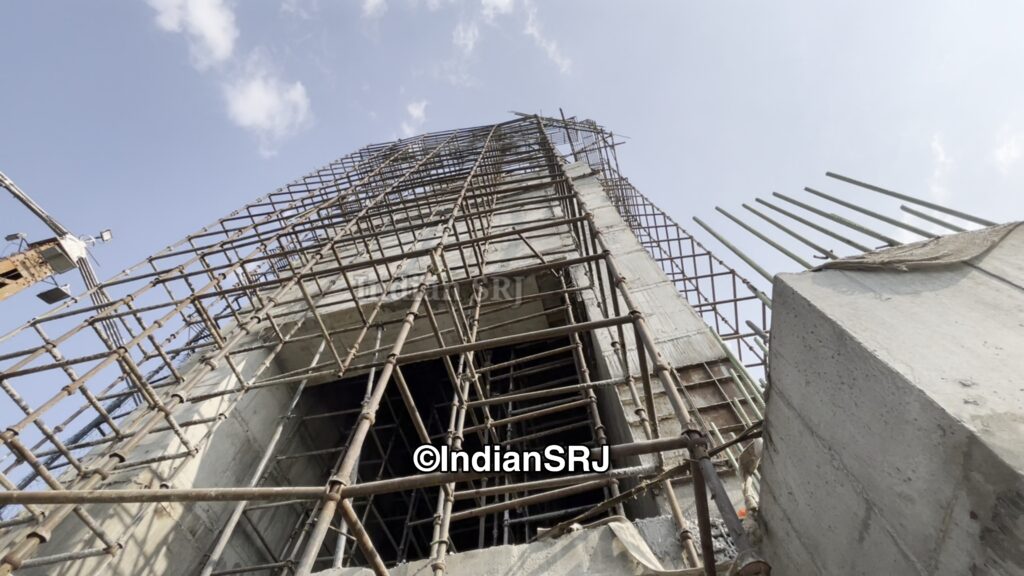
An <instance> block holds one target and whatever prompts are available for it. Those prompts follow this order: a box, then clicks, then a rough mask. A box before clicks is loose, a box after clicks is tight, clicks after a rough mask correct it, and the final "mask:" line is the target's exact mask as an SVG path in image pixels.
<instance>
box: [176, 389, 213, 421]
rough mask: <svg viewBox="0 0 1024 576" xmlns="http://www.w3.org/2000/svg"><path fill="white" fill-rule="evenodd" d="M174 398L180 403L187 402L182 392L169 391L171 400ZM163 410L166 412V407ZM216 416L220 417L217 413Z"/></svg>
mask: <svg viewBox="0 0 1024 576" xmlns="http://www.w3.org/2000/svg"><path fill="white" fill-rule="evenodd" d="M175 398H177V399H178V402H179V403H181V404H187V403H188V398H186V397H185V395H184V394H182V393H181V392H173V393H171V400H174V399H175ZM164 411H165V412H166V408H165V410H164ZM168 415H169V414H168ZM218 417H220V415H219V414H218Z"/></svg>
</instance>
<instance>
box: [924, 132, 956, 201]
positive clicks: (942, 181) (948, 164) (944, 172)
mask: <svg viewBox="0 0 1024 576" xmlns="http://www.w3.org/2000/svg"><path fill="white" fill-rule="evenodd" d="M930 147H931V153H932V175H931V178H930V179H929V181H928V192H929V195H930V196H931V198H932V200H934V201H935V202H938V203H939V204H943V203H945V201H946V200H948V199H949V196H950V194H949V188H948V180H949V173H950V171H951V170H952V169H953V159H952V158H950V157H949V154H947V153H946V147H945V145H943V143H942V135H941V134H938V133H935V134H932V140H931V143H930Z"/></svg>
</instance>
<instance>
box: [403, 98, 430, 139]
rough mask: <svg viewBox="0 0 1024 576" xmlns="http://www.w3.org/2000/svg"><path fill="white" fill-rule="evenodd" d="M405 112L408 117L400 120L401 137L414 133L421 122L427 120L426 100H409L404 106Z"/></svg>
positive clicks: (420, 125) (421, 124)
mask: <svg viewBox="0 0 1024 576" xmlns="http://www.w3.org/2000/svg"><path fill="white" fill-rule="evenodd" d="M405 112H406V114H408V115H409V118H408V119H407V120H403V121H402V137H403V138H408V137H410V136H412V135H413V134H416V133H417V132H418V131H419V129H420V128H421V127H422V126H423V123H424V122H426V121H427V101H426V100H417V101H415V102H409V104H407V105H406V107H405Z"/></svg>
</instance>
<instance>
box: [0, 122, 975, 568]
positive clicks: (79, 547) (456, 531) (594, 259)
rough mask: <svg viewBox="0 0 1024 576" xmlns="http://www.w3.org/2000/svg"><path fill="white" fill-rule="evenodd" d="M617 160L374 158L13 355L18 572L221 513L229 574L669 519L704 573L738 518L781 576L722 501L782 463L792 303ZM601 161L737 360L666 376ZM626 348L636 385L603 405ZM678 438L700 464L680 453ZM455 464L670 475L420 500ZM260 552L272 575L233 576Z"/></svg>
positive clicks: (594, 138) (210, 557)
mask: <svg viewBox="0 0 1024 576" xmlns="http://www.w3.org/2000/svg"><path fill="white" fill-rule="evenodd" d="M616 145H617V142H616V139H615V136H614V134H613V133H611V132H608V131H606V130H605V129H604V128H602V127H601V126H599V125H597V124H596V123H594V122H592V121H589V120H576V119H575V118H566V117H564V116H562V117H560V118H549V117H541V116H536V115H525V114H520V115H517V117H516V118H515V119H513V120H510V121H507V122H503V123H499V124H494V125H487V126H479V127H473V128H467V129H462V130H453V131H444V132H435V133H430V134H424V135H420V136H417V137H414V138H409V139H404V140H399V141H396V142H389V143H384V144H376V145H370V146H367V147H365V148H363V149H361V150H359V151H357V152H354V153H352V154H350V155H347V156H345V157H342V158H340V159H338V160H336V161H335V162H332V163H330V164H329V165H328V166H326V167H324V168H322V169H319V170H317V171H315V172H312V173H310V174H308V175H306V176H305V177H303V178H301V179H299V180H298V181H296V182H294V183H292V184H289V185H288V186H286V187H284V188H281V189H278V190H276V191H274V192H273V193H270V194H268V195H266V196H264V197H261V198H258V199H257V200H255V201H253V202H252V203H250V204H248V205H246V206H245V207H243V208H242V209H240V210H236V211H234V212H232V213H231V214H229V215H228V216H226V217H224V218H221V219H219V220H217V221H216V222H214V223H212V224H210V225H208V226H206V227H204V228H202V229H200V230H199V231H197V232H195V233H193V234H190V235H188V236H187V237H185V238H184V239H183V240H181V241H179V242H177V243H175V244H173V245H171V246H168V247H167V248H165V249H163V250H162V251H160V252H158V253H157V254H155V255H153V256H151V257H149V258H146V259H145V260H144V261H142V262H140V263H139V264H136V265H135V266H132V267H130V268H128V269H126V270H125V271H123V272H121V273H120V274H118V275H116V276H115V277H113V278H111V279H110V280H107V281H105V282H99V283H98V284H96V286H94V287H93V288H91V289H90V290H89V291H87V292H86V293H84V294H82V295H80V296H78V297H76V298H72V299H70V300H68V301H67V302H65V303H63V304H62V305H60V306H57V307H56V308H54V309H53V310H51V311H49V312H47V313H45V314H43V315H41V316H39V317H36V318H33V319H31V320H30V321H28V322H26V323H25V324H24V325H22V326H21V327H19V328H18V329H16V330H14V331H12V332H11V333H9V334H7V335H5V336H3V337H2V338H0V343H2V345H3V347H4V352H3V353H2V354H0V362H3V363H4V365H3V367H2V372H0V387H2V388H3V390H4V392H5V393H6V397H7V398H6V399H7V404H6V405H5V406H4V409H6V410H8V412H6V413H13V411H19V412H20V413H21V414H22V417H21V418H20V420H17V421H14V422H11V423H9V425H8V426H7V427H6V428H5V430H4V431H3V432H2V433H0V443H2V444H3V447H4V448H5V450H6V454H5V458H4V459H3V462H2V466H3V468H2V474H0V485H2V486H3V488H4V491H3V492H0V504H2V509H0V545H2V546H3V547H4V552H3V560H2V564H0V572H3V573H7V572H10V571H12V570H22V569H25V570H28V569H31V568H33V567H45V568H53V567H55V566H61V567H62V568H61V569H63V570H65V571H67V570H69V569H70V568H69V567H70V566H74V565H76V563H82V562H86V561H88V562H91V564H89V566H90V567H91V568H90V570H93V569H103V568H104V567H110V566H113V565H114V563H115V562H116V561H117V559H118V556H119V555H121V554H122V553H123V551H124V550H125V549H126V547H128V546H129V545H130V543H131V542H132V540H133V539H135V538H140V537H142V536H139V535H138V534H136V532H137V531H141V528H140V527H142V526H144V525H146V523H147V518H149V517H150V516H151V515H153V514H155V513H156V510H157V508H158V507H159V506H166V505H168V504H171V503H187V504H188V505H192V506H197V505H199V504H200V503H220V502H223V503H225V504H211V506H219V507H220V508H217V510H220V511H221V512H219V513H218V514H219V515H211V516H210V517H211V518H216V519H217V522H218V525H217V526H216V527H215V534H214V535H213V536H212V537H211V538H210V545H209V547H208V548H207V549H206V550H205V552H204V553H203V555H202V558H200V559H199V561H198V562H197V566H198V572H199V573H201V574H204V575H207V576H212V575H217V574H241V573H273V574H298V575H303V576H305V575H307V574H310V573H312V572H314V571H316V570H320V569H325V568H329V567H341V566H348V565H362V566H368V567H370V568H372V569H373V570H374V571H375V572H376V573H378V574H385V573H387V569H388V566H390V565H394V564H395V563H398V562H404V561H407V560H411V559H418V558H429V559H431V568H432V570H433V572H434V574H435V575H440V574H443V573H444V572H445V568H446V567H445V558H446V556H447V554H449V553H450V552H454V551H456V550H466V549H473V548H484V547H487V546H494V545H500V544H510V543H525V542H530V541H532V540H535V539H537V538H549V537H552V536H555V535H557V534H559V533H561V532H563V531H564V530H566V529H567V528H568V527H569V526H571V525H572V524H574V523H579V522H584V521H587V520H591V519H598V518H602V517H605V516H608V515H611V514H627V513H628V511H627V510H626V505H627V503H628V502H629V501H630V499H633V498H637V497H638V496H640V495H642V494H645V493H647V492H652V491H653V492H658V493H659V494H661V495H662V497H663V498H665V499H666V501H667V504H668V507H669V512H671V514H672V516H673V518H674V520H675V522H676V524H677V527H678V529H679V533H680V539H681V546H682V548H683V550H684V557H683V558H682V559H681V560H682V563H683V564H684V565H688V566H692V567H698V566H703V569H704V571H705V573H707V574H714V573H716V570H718V569H719V568H720V567H719V566H716V564H715V562H713V561H712V562H705V561H704V559H711V558H714V550H713V549H712V548H711V545H712V537H711V515H712V514H711V512H710V510H709V501H708V497H709V495H710V496H712V497H713V500H714V503H715V506H716V507H717V511H718V515H719V516H720V517H721V519H722V520H723V521H724V523H725V525H726V527H727V529H728V533H729V536H730V537H731V539H732V541H733V543H734V544H735V545H736V549H737V551H738V555H737V557H736V559H735V562H736V563H737V564H739V565H740V567H741V568H742V569H743V571H742V572H741V573H743V574H759V573H767V566H766V565H765V564H764V563H763V562H762V561H761V560H760V559H759V558H758V557H757V556H756V553H755V552H754V551H753V549H752V548H751V545H750V543H749V542H748V540H747V536H746V533H745V531H744V530H743V528H742V527H741V525H740V521H739V518H738V516H737V513H736V511H735V510H734V508H733V505H732V504H731V502H730V498H729V497H728V495H727V494H726V493H725V488H724V486H723V483H722V480H721V476H722V475H728V474H736V473H737V472H738V467H739V466H738V464H737V461H736V459H737V457H738V456H739V451H740V449H741V448H742V447H743V446H744V445H745V443H746V442H748V441H749V440H750V439H752V438H754V437H755V436H756V435H757V434H758V429H759V423H760V420H761V417H762V414H763V412H762V411H763V408H764V401H763V398H762V393H763V389H764V384H765V382H764V378H763V376H764V374H765V369H766V362H767V360H766V358H767V345H768V332H769V323H770V304H771V300H770V294H768V293H765V292H764V291H762V290H760V289H759V288H758V287H757V286H756V285H755V284H754V283H752V282H750V281H748V280H747V279H745V278H744V277H743V276H741V275H740V273H738V272H737V271H736V270H735V269H734V268H732V267H730V266H729V265H727V264H726V263H725V262H724V261H722V260H721V259H719V258H718V257H717V256H715V255H714V254H712V253H711V251H709V250H708V249H707V248H706V247H705V245H704V244H702V243H701V242H700V241H698V240H697V239H696V238H695V237H694V236H693V235H691V234H689V233H688V232H687V231H686V230H684V229H683V228H681V227H680V226H679V225H677V224H676V223H675V221H673V220H672V219H671V218H670V217H669V216H668V215H666V214H665V213H664V212H662V211H661V210H660V209H658V208H657V207H656V206H655V205H654V204H653V203H651V202H650V201H649V200H648V199H647V198H646V197H645V196H643V195H642V194H640V193H639V192H638V191H637V190H636V189H635V188H634V187H633V186H632V185H631V184H630V183H629V181H628V180H627V179H626V178H624V177H623V176H621V174H620V173H619V170H618V159H617V155H616V150H615V149H616ZM573 162H585V163H586V164H587V165H588V166H589V167H590V169H591V170H592V171H593V172H594V173H595V174H596V176H597V178H598V179H599V181H600V183H601V186H602V187H603V189H604V190H605V193H606V194H607V195H608V197H609V198H610V199H611V201H612V204H613V205H614V207H615V209H616V210H617V211H618V213H619V215H620V216H621V218H622V220H623V221H624V222H625V223H626V224H627V225H628V226H629V228H630V229H631V230H632V231H633V234H634V235H635V236H636V238H637V240H638V241H639V242H640V243H641V245H642V246H643V247H644V248H645V249H646V250H647V252H649V253H650V255H651V257H652V258H653V259H654V261H655V262H656V263H657V265H658V266H659V267H660V268H661V269H662V271H664V273H665V274H666V276H667V277H668V278H669V279H670V280H671V281H672V282H673V283H674V285H675V287H676V289H677V290H678V292H679V293H680V295H681V296H682V297H684V298H685V299H686V301H687V302H688V303H689V304H690V305H691V306H692V308H693V309H694V310H695V311H696V312H697V313H698V314H699V315H700V316H701V317H702V318H703V319H704V320H705V321H706V323H707V324H708V326H710V327H711V328H712V330H713V332H714V334H715V335H716V338H717V339H718V342H719V344H720V345H721V347H722V350H723V352H724V358H725V359H724V360H723V361H721V362H717V363H713V364H704V365H699V366H692V367H686V369H685V370H683V369H681V368H683V367H675V366H669V365H666V363H665V362H663V361H662V356H661V352H660V350H659V345H658V343H657V342H656V341H655V339H654V338H653V337H652V334H651V330H650V328H649V325H648V319H647V318H646V317H645V315H644V313H643V312H641V311H640V307H638V306H637V304H636V302H635V301H634V295H633V293H632V292H631V289H630V285H629V278H627V277H626V276H624V275H623V273H622V263H621V262H620V261H619V260H618V257H617V256H616V253H615V250H614V249H613V247H612V246H610V245H608V243H607V241H606V239H605V238H604V236H603V234H602V231H601V230H600V228H599V227H598V226H596V225H595V222H594V215H593V212H592V207H590V206H588V205H587V203H586V201H585V200H584V199H583V198H582V196H581V195H580V194H579V193H578V191H577V190H576V187H575V186H574V184H573V178H572V177H571V176H570V175H569V173H568V172H567V167H568V166H569V165H570V163H573ZM538 210H547V212H544V213H543V214H542V215H540V216H537V217H535V218H523V217H520V215H522V214H534V213H536V211H538ZM762 217H763V215H762ZM698 223H699V224H701V225H702V226H704V227H705V228H707V229H708V230H709V232H710V233H711V234H712V235H713V236H714V237H715V238H717V239H719V240H721V241H723V243H724V244H725V245H726V246H727V248H729V249H730V250H734V251H736V252H737V255H738V256H739V257H740V258H741V259H744V260H746V255H745V254H743V253H742V252H739V251H738V250H737V249H735V247H734V246H732V245H731V244H730V243H728V241H727V240H726V239H725V238H724V237H723V236H721V235H719V234H718V233H717V232H715V231H714V230H713V229H711V228H710V227H708V226H707V225H706V224H704V223H703V222H702V221H698ZM979 223H980V222H979ZM865 248H866V247H865ZM829 253H830V252H829ZM524 278H528V279H530V282H529V283H527V284H526V285H525V287H524V285H523V284H522V280H523V279H524ZM93 293H102V299H101V300H97V299H96V298H93V297H92V296H93ZM585 294H586V295H589V297H591V298H592V299H593V301H594V302H596V303H597V305H596V309H590V308H588V307H587V306H585V304H584V298H583V295H585ZM114 328H116V333H117V334H119V335H120V340H119V341H116V340H114V339H112V338H111V337H110V334H111V330H112V329H114ZM599 332H602V333H604V334H610V335H611V339H612V342H613V345H614V347H615V350H616V353H615V356H614V357H615V362H617V363H618V364H619V368H620V372H621V374H622V375H621V377H618V378H612V379H595V378H594V377H593V374H594V366H595V350H594V340H595V338H596V335H597V334H598V333H599ZM631 347H632V349H635V350H636V356H637V358H635V359H634V358H631V357H630V354H629V353H628V352H627V350H629V349H630V348H631ZM631 361H632V362H633V364H634V366H636V365H638V367H639V369H637V368H636V367H633V368H631ZM608 389H618V390H622V391H624V392H623V393H624V394H626V395H627V396H628V398H629V400H630V401H631V402H632V406H633V408H634V411H635V414H636V416H637V418H638V419H639V420H638V421H639V424H640V428H641V429H642V432H643V434H642V435H643V437H642V438H638V439H634V440H632V441H629V442H624V443H615V444H612V441H611V439H610V438H609V434H608V433H607V426H606V423H605V422H603V421H602V417H603V415H602V411H601V410H600V409H599V400H598V396H599V395H600V394H602V393H603V392H604V391H606V390H608ZM266 394H275V395H276V396H275V398H277V399H278V402H279V405H280V413H279V414H277V415H276V417H275V418H273V419H271V420H270V422H271V423H272V425H271V426H268V427H267V428H266V429H265V430H262V431H261V434H262V436H261V445H260V446H258V447H256V448H254V449H253V451H254V454H256V455H257V456H258V457H257V458H255V459H254V460H253V461H252V462H248V463H246V467H245V468H244V470H241V471H240V472H239V473H238V474H237V475H236V476H237V480H236V481H234V482H233V483H231V484H227V485H213V486H193V485H191V484H190V481H191V480H193V479H194V478H193V477H192V476H189V475H190V474H193V473H194V468H190V466H193V467H194V466H196V462H197V461H198V460H201V459H202V458H203V455H204V454H207V453H208V452H209V451H210V450H212V446H213V444H214V442H215V438H217V433H218V431H221V434H222V435H223V434H226V432H224V431H223V430H225V429H226V427H230V426H232V425H236V424H232V423H235V422H237V421H238V419H239V418H240V416H239V414H241V413H242V412H244V411H245V410H247V408H243V409H242V410H238V408H239V406H243V407H244V406H246V404H245V403H246V402H254V401H255V400H252V399H253V398H260V397H263V396H261V395H264V396H265V395H266ZM656 397H657V398H664V399H665V400H666V401H667V403H668V405H669V406H670V409H671V411H670V414H668V415H665V414H660V413H658V412H657V411H656V410H655V403H654V400H655V398H656ZM666 417H668V418H671V419H673V420H674V426H676V429H678V430H680V431H681V433H680V434H679V435H675V434H672V435H666V436H663V435H662V434H661V428H662V426H663V424H660V423H659V422H664V420H662V419H663V418H666ZM54 422H56V424H54ZM425 443H433V444H445V445H447V446H449V447H451V448H452V449H454V450H460V449H465V450H476V449H479V448H480V447H481V446H483V445H486V444H492V445H500V446H506V447H518V448H537V447H540V446H544V445H547V444H551V443H558V444H585V445H587V446H589V447H591V448H592V449H593V450H594V451H595V452H596V451H598V450H599V449H600V448H601V447H602V446H606V445H610V448H609V449H610V452H611V454H612V456H613V458H614V459H615V460H616V462H623V461H626V460H627V459H629V458H631V457H636V456H639V455H651V458H653V459H647V460H643V461H642V462H641V464H639V465H631V466H620V467H616V468H614V469H612V470H610V471H609V472H606V473H592V474H583V475H579V474H577V475H558V474H555V475H546V476H537V475H532V476H531V475H529V474H482V473H466V472H460V473H432V474H419V473H416V471H415V470H414V469H412V468H411V467H410V464H409V463H410V462H411V454H412V451H413V450H414V448H415V446H417V445H419V444H425ZM154 444H159V445H161V446H165V447H166V449H164V450H162V451H157V452H153V450H152V447H153V445H154ZM672 454H675V455H679V454H685V458H678V457H677V458H675V459H673V458H671V457H670V456H671V455H672ZM141 471H148V473H147V474H148V475H143V474H142V472H141ZM129 478H130V479H132V480H131V481H130V482H129V481H127V480H126V479H129ZM140 478H142V479H143V480H140ZM140 483H143V484H145V485H144V486H140V485H139V484H140ZM126 484H127V485H128V486H130V487H125V485H126ZM680 485H687V486H689V490H691V491H692V493H693V499H694V502H695V504H696V516H697V518H696V524H697V532H698V534H697V535H692V534H691V532H690V530H691V524H690V521H689V520H688V519H687V518H686V517H685V515H684V513H683V511H682V509H681V506H680V505H679V502H678V501H677V496H676V494H677V487H678V486H680ZM181 486H183V487H181ZM100 506H102V507H100ZM225 507H227V508H225ZM94 510H100V511H101V513H102V515H103V518H109V517H110V516H111V515H120V517H122V518H123V519H122V520H121V521H120V522H117V523H111V522H109V521H104V520H101V519H97V518H96V517H95V516H96V514H97V513H96V512H95V511H94ZM115 525H116V526H115ZM111 526H115V527H116V528H117V530H116V531H114V530H112V529H111ZM239 533H244V534H245V535H246V537H247V538H249V539H250V540H252V541H253V542H256V543H257V548H258V550H259V555H260V556H261V558H262V559H261V560H260V561H258V562H255V563H249V564H246V565H243V566H227V565H225V564H224V562H223V561H222V560H223V557H224V556H225V554H226V550H227V549H228V548H229V544H230V542H232V538H237V537H238V534H239ZM55 534H62V535H68V534H80V535H83V536H82V537H81V540H82V542H76V543H75V544H76V545H75V546H70V545H69V543H68V542H67V541H66V540H65V537H63V536H62V537H55V536H54V535H55ZM78 565H82V564H78ZM54 569H56V568H54Z"/></svg>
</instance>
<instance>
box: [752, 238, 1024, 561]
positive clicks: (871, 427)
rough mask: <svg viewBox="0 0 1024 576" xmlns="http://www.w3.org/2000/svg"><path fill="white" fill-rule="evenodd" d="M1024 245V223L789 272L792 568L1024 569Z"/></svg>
mask: <svg viewBox="0 0 1024 576" xmlns="http://www.w3.org/2000/svg"><path fill="white" fill-rule="evenodd" d="M1022 248H1024V228H1022V227H1018V228H1017V229H1016V230H1014V231H1012V232H1011V233H1010V234H1009V235H1008V236H1006V237H1005V239H1004V240H1003V241H1002V242H1001V243H999V244H998V245H996V246H995V247H994V248H992V249H991V250H990V251H988V252H986V253H984V254H982V255H981V256H978V257H976V258H973V259H970V260H968V261H965V262H962V263H955V264H950V265H948V266H942V267H932V268H928V269H917V270H911V271H906V272H901V271H896V270H873V271H847V270H842V271H840V270H825V271H820V272H810V273H803V274H796V275H780V276H779V277H778V278H777V279H776V283H775V288H774V307H773V312H774V314H773V318H774V321H773V326H772V341H771V360H770V365H771V388H770V390H769V394H768V407H767V419H766V420H767V426H766V446H765V456H764V463H763V470H762V474H763V478H762V501H761V516H762V522H763V528H764V537H765V541H764V553H765V555H766V557H767V558H768V559H769V560H770V561H771V562H772V563H773V564H774V565H775V568H776V570H777V571H778V573H781V574H828V575H841V574H921V575H925V574H927V575H930V576H931V575H942V574H950V575H952V574H974V575H989V574H993V575H994V574H1021V573H1024V444H1022V443H1021V442H1020V438H1021V437H1022V434H1024V356H1022V355H1021V351H1022V350H1024V287H1022V285H1021V284H1020V283H1019V282H1018V280H1019V279H1020V278H1021V273H1022V271H1024V259H1022V258H1021V253H1022Z"/></svg>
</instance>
